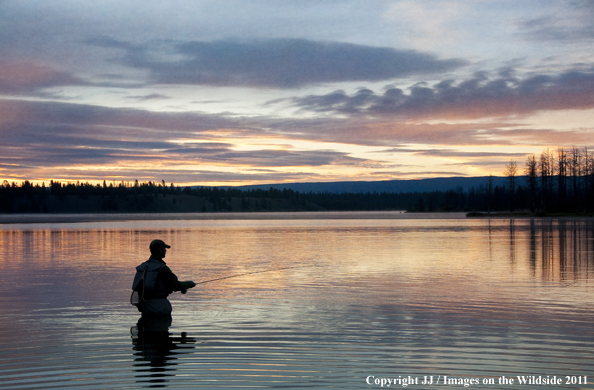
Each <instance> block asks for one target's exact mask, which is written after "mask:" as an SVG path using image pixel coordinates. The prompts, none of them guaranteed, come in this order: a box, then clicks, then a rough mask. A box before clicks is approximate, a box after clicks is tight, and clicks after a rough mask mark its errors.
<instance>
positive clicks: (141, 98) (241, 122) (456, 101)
mask: <svg viewBox="0 0 594 390" xmlns="http://www.w3.org/2000/svg"><path fill="white" fill-rule="evenodd" d="M592 20H594V0H550V1H549V0H538V1H535V0H524V1H517V0H513V1H511V0H510V1H508V0H443V1H442V0H416V1H413V0H401V1H399V0H342V1H338V0H294V1H293V0H212V1H211V0H170V1H166V2H164V1H153V0H142V1H139V0H138V1H137V0H118V1H113V0H102V1H86V0H0V142H1V146H2V153H0V181H2V180H7V181H9V182H17V183H20V182H22V181H24V180H29V181H32V182H38V183H39V182H46V183H48V182H49V181H50V180H54V181H61V182H70V181H81V182H91V183H99V182H103V181H104V180H105V181H107V182H116V183H120V182H122V181H125V182H131V181H134V180H138V181H140V182H146V181H153V182H159V183H160V182H162V181H165V182H166V183H175V184H176V185H214V186H222V185H232V186H234V185H247V184H272V183H293V182H333V181H380V180H392V179H422V178H431V177H452V176H466V177H472V176H486V175H489V174H493V175H495V176H497V175H503V171H504V169H505V165H506V164H507V163H509V162H510V161H512V160H513V161H517V162H518V165H519V166H520V167H523V165H524V162H525V161H526V158H527V157H528V156H530V155H532V154H536V155H539V154H540V153H541V152H542V151H544V150H546V149H550V150H553V151H556V150H557V149H558V148H559V147H563V148H572V147H579V148H585V147H588V148H589V149H594V23H592Z"/></svg>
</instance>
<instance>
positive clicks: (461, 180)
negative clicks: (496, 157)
mask: <svg viewBox="0 0 594 390" xmlns="http://www.w3.org/2000/svg"><path fill="white" fill-rule="evenodd" d="M488 179H489V177H488V176H481V177H444V178H432V179H418V180H387V181H341V182H328V183H322V182H318V183H315V182H314V183H285V184H263V185H249V186H238V187H221V188H234V189H238V190H242V191H249V190H257V189H260V190H268V189H270V188H274V189H278V190H283V189H288V190H293V191H299V192H301V193H309V192H314V193H318V192H324V193H331V194H345V193H353V194H365V193H368V192H371V193H374V192H376V193H383V192H386V193H396V194H398V193H410V192H433V191H448V190H458V189H462V190H463V191H468V190H470V189H471V188H479V187H480V186H483V187H486V186H487V183H488ZM492 179H493V187H495V186H501V187H503V186H505V185H506V184H507V180H508V179H507V178H505V177H498V176H493V177H492ZM518 183H521V180H519V181H518Z"/></svg>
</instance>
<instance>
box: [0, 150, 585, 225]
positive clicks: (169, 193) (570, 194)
mask: <svg viewBox="0 0 594 390" xmlns="http://www.w3.org/2000/svg"><path fill="white" fill-rule="evenodd" d="M520 171H521V168H520V167H519V166H518V164H517V163H516V162H515V161H510V163H509V164H507V165H506V167H505V172H504V175H505V176H506V177H507V180H506V181H507V185H494V184H493V183H494V178H493V177H492V176H490V177H489V178H487V179H486V180H485V182H484V184H481V185H479V186H477V187H473V188H470V189H469V190H463V189H462V188H457V189H449V190H442V191H431V192H400V193H396V192H381V193H378V192H368V193H332V192H313V191H310V192H299V191H294V190H292V189H283V190H279V189H275V188H272V187H271V188H270V189H268V190H262V189H251V190H241V189H237V188H219V187H181V186H176V185H174V184H172V183H171V184H169V185H167V184H166V183H165V182H164V181H162V182H161V183H157V182H151V181H149V182H144V183H139V182H138V181H135V182H119V183H115V182H111V183H107V182H105V181H104V182H103V183H102V184H95V185H93V184H90V183H80V182H77V183H61V182H59V181H51V182H50V183H49V185H48V186H46V185H45V183H42V184H41V185H39V184H32V183H30V182H29V181H24V182H22V183H21V184H17V183H15V182H13V183H9V182H8V181H6V180H5V181H4V182H3V183H2V185H0V212H1V213H68V212H76V213H84V212H87V213H96V212H224V211H235V212H250V211H373V210H407V211H418V212H438V211H465V212H471V211H479V212H485V211H489V212H506V211H519V210H525V211H531V212H532V213H544V214H547V213H592V212H594V156H593V155H592V153H590V152H588V150H587V149H577V148H572V149H570V150H564V149H563V148H559V149H558V150H557V152H556V153H552V152H550V151H549V150H546V151H544V152H542V154H541V155H540V156H539V157H537V156H536V155H533V156H530V157H529V158H528V159H527V161H526V163H525V165H524V169H523V172H520ZM521 173H523V174H521Z"/></svg>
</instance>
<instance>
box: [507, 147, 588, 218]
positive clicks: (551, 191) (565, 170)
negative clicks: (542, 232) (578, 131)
mask: <svg viewBox="0 0 594 390" xmlns="http://www.w3.org/2000/svg"><path fill="white" fill-rule="evenodd" d="M514 164H515V162H514V161H511V162H510V163H509V164H508V165H507V167H506V170H505V175H506V176H507V177H508V179H509V189H511V190H512V191H511V196H512V197H513V194H514V192H513V184H512V183H513V182H515V180H516V178H515V177H514V175H513V173H512V171H513V169H512V166H513V165H514ZM524 175H525V183H526V184H525V185H526V186H527V187H528V196H529V203H528V208H529V209H530V211H532V212H538V211H541V212H545V213H555V212H571V213H580V212H593V211H594V154H593V153H592V152H590V151H589V150H588V149H587V148H583V149H580V148H577V147H573V148H571V149H564V148H558V149H557V151H556V152H552V151H551V150H549V149H547V150H545V151H543V152H542V153H541V154H540V156H538V157H537V156H536V155H532V156H529V157H528V158H527V160H526V163H525V165H524ZM512 209H513V206H512Z"/></svg>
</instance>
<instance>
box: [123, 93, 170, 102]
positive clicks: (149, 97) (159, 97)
mask: <svg viewBox="0 0 594 390" xmlns="http://www.w3.org/2000/svg"><path fill="white" fill-rule="evenodd" d="M126 99H132V100H138V101H141V102H146V101H149V100H163V99H171V98H170V97H169V96H166V95H162V94H160V93H151V94H148V95H140V96H127V97H126Z"/></svg>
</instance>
